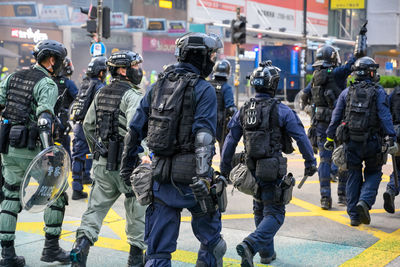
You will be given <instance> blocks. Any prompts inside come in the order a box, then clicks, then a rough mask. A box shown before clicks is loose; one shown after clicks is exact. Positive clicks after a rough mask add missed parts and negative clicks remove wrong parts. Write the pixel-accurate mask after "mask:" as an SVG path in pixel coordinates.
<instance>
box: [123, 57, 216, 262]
mask: <svg viewBox="0 0 400 267" xmlns="http://www.w3.org/2000/svg"><path fill="white" fill-rule="evenodd" d="M175 66H176V68H175V70H176V72H180V73H186V72H194V73H197V74H199V71H198V70H197V69H196V68H195V67H194V66H193V65H191V64H188V63H178V64H176V65H175ZM152 90H153V89H150V90H149V91H148V92H147V93H146V95H145V97H144V98H143V99H142V101H141V103H140V107H139V108H138V109H137V111H136V113H135V115H134V117H133V118H132V120H131V122H130V126H129V127H130V129H131V130H132V131H134V132H135V133H136V134H137V135H138V136H139V141H141V140H142V139H143V138H145V137H146V135H147V122H148V116H149V108H150V103H149V102H150V101H149V98H150V95H151V91H152ZM194 94H195V107H196V110H195V113H194V123H193V125H192V132H193V135H195V134H196V132H197V131H198V130H200V129H203V128H205V129H207V130H208V131H210V132H211V133H212V134H213V135H214V136H215V131H216V124H217V99H216V95H215V89H214V88H213V87H212V86H211V85H210V84H209V83H208V82H207V81H205V80H204V79H200V80H199V81H198V83H197V84H196V85H195V88H194ZM138 144H139V143H138ZM139 149H140V146H137V147H136V148H135V149H133V150H134V151H135V152H131V153H132V154H135V155H136V154H137V153H138V152H139ZM176 185H177V187H178V188H179V189H180V190H181V193H183V195H181V193H180V192H179V191H178V190H177V189H176V188H175V187H174V186H173V185H172V184H160V183H158V182H156V181H155V182H154V184H153V193H154V199H155V200H154V202H153V203H152V204H151V205H150V206H149V207H148V208H147V211H146V230H145V242H146V243H147V246H148V248H147V251H146V255H147V257H148V259H149V260H148V261H147V262H146V266H171V253H172V252H174V251H175V250H176V240H177V238H178V235H179V225H180V219H181V211H182V209H183V208H187V209H188V210H189V211H190V212H191V213H192V216H193V218H192V229H193V232H194V234H195V236H196V238H197V239H198V240H199V241H200V242H201V247H200V250H199V252H198V259H199V260H201V261H203V262H205V263H206V264H207V266H216V262H215V257H214V256H213V255H212V250H211V249H209V248H212V247H213V246H215V245H216V244H217V243H218V242H219V241H220V239H221V234H220V232H221V214H220V212H219V211H217V212H215V213H213V214H207V215H202V216H199V215H197V214H198V213H200V212H201V208H200V205H199V204H198V202H197V201H196V200H195V198H194V195H193V192H192V189H191V188H190V187H189V186H188V185H182V184H179V183H176Z"/></svg>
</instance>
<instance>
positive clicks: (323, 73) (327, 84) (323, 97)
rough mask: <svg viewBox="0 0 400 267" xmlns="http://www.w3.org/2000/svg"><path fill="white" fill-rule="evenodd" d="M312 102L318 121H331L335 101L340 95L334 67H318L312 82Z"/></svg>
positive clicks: (314, 117)
mask: <svg viewBox="0 0 400 267" xmlns="http://www.w3.org/2000/svg"><path fill="white" fill-rule="evenodd" d="M311 85H312V86H311V96H312V102H313V104H314V105H315V110H314V116H313V119H315V120H316V121H317V122H325V123H329V122H330V120H331V115H332V109H333V108H334V105H335V101H336V99H337V98H338V97H339V95H340V92H341V90H340V88H339V87H338V86H337V84H336V82H335V79H334V76H333V72H332V69H330V68H329V69H325V68H324V69H317V70H315V71H314V73H313V79H312V82H311Z"/></svg>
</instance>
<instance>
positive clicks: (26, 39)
mask: <svg viewBox="0 0 400 267" xmlns="http://www.w3.org/2000/svg"><path fill="white" fill-rule="evenodd" d="M62 37H63V34H62V31H60V30H56V29H50V28H43V27H36V26H32V27H19V26H15V27H10V26H0V46H2V47H4V48H5V49H8V50H10V51H11V52H14V53H15V54H18V55H20V56H21V57H20V58H18V59H17V58H9V57H0V64H1V65H2V66H5V67H7V68H8V69H9V71H10V72H13V71H14V70H15V69H19V68H23V67H29V66H30V65H31V64H33V63H34V62H35V61H34V59H33V56H32V50H33V48H34V46H35V44H36V43H37V42H39V41H42V40H47V39H52V40H56V41H59V42H62V41H63V40H62Z"/></svg>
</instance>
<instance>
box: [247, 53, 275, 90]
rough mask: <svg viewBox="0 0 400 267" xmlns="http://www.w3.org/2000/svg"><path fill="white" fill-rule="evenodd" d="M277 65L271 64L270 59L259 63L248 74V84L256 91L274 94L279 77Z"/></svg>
mask: <svg viewBox="0 0 400 267" xmlns="http://www.w3.org/2000/svg"><path fill="white" fill-rule="evenodd" d="M280 71H281V70H280V69H279V68H278V67H275V66H272V61H271V60H267V61H263V62H261V63H260V64H259V67H258V68H256V69H255V70H254V71H253V73H252V74H251V76H250V85H251V86H253V87H254V89H255V90H256V92H258V93H268V94H271V96H275V92H276V89H277V88H278V83H279V79H280V75H279V72H280Z"/></svg>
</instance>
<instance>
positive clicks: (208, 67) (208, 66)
mask: <svg viewBox="0 0 400 267" xmlns="http://www.w3.org/2000/svg"><path fill="white" fill-rule="evenodd" d="M214 65H215V62H213V61H212V60H210V58H209V57H207V59H206V63H205V66H204V67H203V69H202V76H203V77H208V75H210V74H211V72H212V70H213V68H214Z"/></svg>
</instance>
